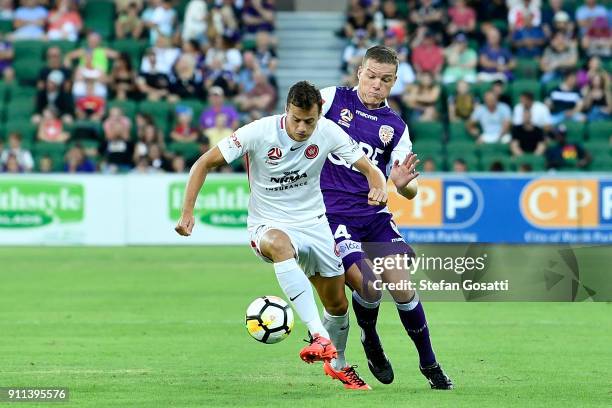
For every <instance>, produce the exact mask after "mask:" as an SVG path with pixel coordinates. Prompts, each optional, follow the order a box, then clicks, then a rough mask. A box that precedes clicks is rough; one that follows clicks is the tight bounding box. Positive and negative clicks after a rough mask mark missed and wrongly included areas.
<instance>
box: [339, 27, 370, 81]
mask: <svg viewBox="0 0 612 408" xmlns="http://www.w3.org/2000/svg"><path fill="white" fill-rule="evenodd" d="M369 47H370V43H369V40H368V34H367V33H366V31H365V30H357V31H355V36H354V37H353V39H352V41H351V42H350V43H349V44H348V45H347V46H346V47H344V52H343V53H342V66H343V71H344V72H345V73H347V74H348V73H351V72H353V71H354V70H355V69H356V68H357V67H358V66H359V65H361V61H362V59H363V56H364V55H365V53H366V51H367V50H368V48H369Z"/></svg>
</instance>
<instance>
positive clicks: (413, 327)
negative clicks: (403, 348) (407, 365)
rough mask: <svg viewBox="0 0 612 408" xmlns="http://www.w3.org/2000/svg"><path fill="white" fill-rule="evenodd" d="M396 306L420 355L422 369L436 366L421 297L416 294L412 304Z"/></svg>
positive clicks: (398, 304) (397, 304)
mask: <svg viewBox="0 0 612 408" xmlns="http://www.w3.org/2000/svg"><path fill="white" fill-rule="evenodd" d="M396 306H397V312H398V313H399V316H400V320H401V321H402V324H403V325H404V328H405V329H406V332H407V333H408V336H410V338H411V339H412V341H413V342H414V345H415V346H416V349H417V351H418V353H419V363H420V364H421V367H429V366H431V365H433V364H435V363H436V355H435V354H434V351H433V349H432V348H431V340H430V339H429V329H428V328H427V319H426V318H425V311H424V310H423V305H422V304H421V302H420V300H419V295H418V294H417V293H416V292H415V294H414V298H413V299H412V300H411V301H410V302H408V303H396Z"/></svg>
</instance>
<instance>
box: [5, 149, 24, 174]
mask: <svg viewBox="0 0 612 408" xmlns="http://www.w3.org/2000/svg"><path fill="white" fill-rule="evenodd" d="M2 171H3V172H5V173H23V172H24V169H23V167H22V166H21V165H20V164H19V161H18V160H17V156H15V155H14V154H13V153H9V154H8V156H7V157H6V160H5V161H4V163H3V165H2Z"/></svg>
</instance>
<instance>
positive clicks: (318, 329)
mask: <svg viewBox="0 0 612 408" xmlns="http://www.w3.org/2000/svg"><path fill="white" fill-rule="evenodd" d="M274 272H276V279H278V283H279V285H280V287H281V289H282V290H283V292H284V293H285V296H287V299H289V301H290V302H291V303H292V304H293V308H294V309H295V311H296V312H297V314H298V316H299V317H300V319H301V320H302V322H304V324H305V325H306V327H308V331H309V332H310V334H315V333H319V334H320V335H321V336H323V337H326V338H328V339H329V333H328V332H327V330H326V329H325V327H324V326H323V323H321V318H320V317H319V310H318V309H317V304H316V302H315V300H314V296H313V294H312V287H311V286H310V281H309V280H308V278H307V277H306V275H304V272H303V271H302V269H301V268H300V267H299V265H298V264H297V262H296V260H295V259H293V258H292V259H287V260H286V261H282V262H275V263H274Z"/></svg>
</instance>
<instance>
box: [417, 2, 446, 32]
mask: <svg viewBox="0 0 612 408" xmlns="http://www.w3.org/2000/svg"><path fill="white" fill-rule="evenodd" d="M433 3H434V2H433V0H420V1H419V6H418V7H417V8H416V9H415V10H413V11H412V13H410V22H411V23H412V24H414V25H416V26H419V27H427V29H429V30H431V31H432V32H434V33H438V32H442V31H443V30H444V26H443V20H444V12H443V11H442V10H441V9H439V8H438V7H436V6H435V5H434V4H433Z"/></svg>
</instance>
